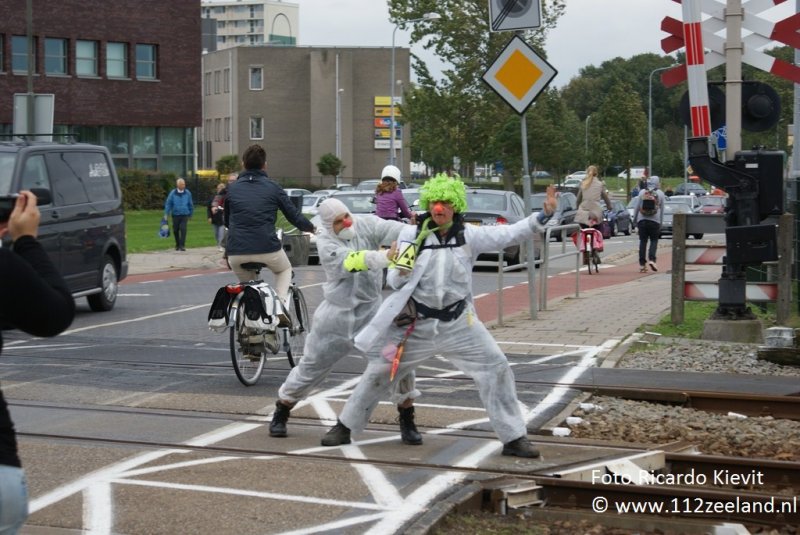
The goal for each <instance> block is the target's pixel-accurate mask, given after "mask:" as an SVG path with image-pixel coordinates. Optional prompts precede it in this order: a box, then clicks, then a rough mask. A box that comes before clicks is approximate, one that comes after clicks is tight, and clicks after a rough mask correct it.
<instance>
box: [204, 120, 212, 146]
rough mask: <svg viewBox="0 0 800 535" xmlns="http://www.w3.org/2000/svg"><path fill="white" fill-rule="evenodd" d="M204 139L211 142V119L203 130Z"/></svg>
mask: <svg viewBox="0 0 800 535" xmlns="http://www.w3.org/2000/svg"><path fill="white" fill-rule="evenodd" d="M203 139H204V140H206V141H211V119H206V127H205V128H204V129H203Z"/></svg>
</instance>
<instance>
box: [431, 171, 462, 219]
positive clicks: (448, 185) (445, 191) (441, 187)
mask: <svg viewBox="0 0 800 535" xmlns="http://www.w3.org/2000/svg"><path fill="white" fill-rule="evenodd" d="M434 201H445V202H449V203H451V204H452V205H453V210H454V211H455V212H456V213H461V212H464V211H465V210H466V209H467V191H466V186H465V185H464V183H463V182H462V181H461V180H460V179H459V178H451V177H449V176H447V175H446V174H444V173H439V174H438V175H436V176H434V177H433V178H431V179H429V180H428V181H427V182H425V184H424V185H423V186H422V189H420V192H419V206H420V208H422V209H423V210H427V209H428V206H429V205H430V203H432V202H434Z"/></svg>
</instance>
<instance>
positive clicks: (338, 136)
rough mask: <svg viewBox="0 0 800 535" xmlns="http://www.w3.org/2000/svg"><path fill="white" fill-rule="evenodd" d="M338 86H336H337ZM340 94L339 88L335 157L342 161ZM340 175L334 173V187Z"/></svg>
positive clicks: (337, 91) (342, 90) (337, 183)
mask: <svg viewBox="0 0 800 535" xmlns="http://www.w3.org/2000/svg"><path fill="white" fill-rule="evenodd" d="M337 85H338V84H337ZM342 93H344V89H342V88H341V87H340V88H339V89H337V90H336V157H337V158H339V160H341V159H342ZM339 177H340V173H336V185H337V186H338V185H339Z"/></svg>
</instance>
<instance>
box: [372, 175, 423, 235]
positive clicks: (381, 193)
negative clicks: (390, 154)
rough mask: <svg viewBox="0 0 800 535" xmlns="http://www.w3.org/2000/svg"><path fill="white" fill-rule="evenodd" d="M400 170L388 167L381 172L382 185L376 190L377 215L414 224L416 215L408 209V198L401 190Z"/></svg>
mask: <svg viewBox="0 0 800 535" xmlns="http://www.w3.org/2000/svg"><path fill="white" fill-rule="evenodd" d="M399 182H400V169H398V168H397V167H395V166H394V165H387V166H386V167H384V168H383V171H381V183H380V184H378V186H377V187H376V188H375V215H376V216H378V217H380V218H381V219H391V220H394V221H398V220H399V219H400V218H401V217H402V218H405V219H407V220H409V221H410V222H411V223H412V224H414V222H415V221H414V213H413V212H412V211H411V210H409V209H408V203H407V202H406V198H405V197H403V193H402V192H401V191H400V188H399Z"/></svg>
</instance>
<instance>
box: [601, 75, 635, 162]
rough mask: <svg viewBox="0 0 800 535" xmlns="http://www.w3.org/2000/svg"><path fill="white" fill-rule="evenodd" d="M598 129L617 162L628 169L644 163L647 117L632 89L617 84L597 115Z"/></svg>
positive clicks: (620, 83) (625, 85)
mask: <svg viewBox="0 0 800 535" xmlns="http://www.w3.org/2000/svg"><path fill="white" fill-rule="evenodd" d="M592 118H593V119H594V116H592ZM596 125H597V128H598V130H599V132H602V137H603V138H604V139H605V141H606V143H607V144H608V149H609V152H610V154H611V157H612V158H613V159H614V161H616V162H618V163H621V164H622V165H624V166H626V167H627V166H628V165H629V164H632V165H636V164H641V162H644V161H645V156H646V153H647V116H646V114H645V113H644V112H643V111H642V102H641V99H640V98H639V95H638V94H637V93H636V92H635V91H633V89H632V88H631V86H629V85H628V84H626V83H624V82H618V83H616V84H614V85H613V86H612V87H611V90H610V91H609V92H608V94H607V95H606V98H605V100H604V101H603V104H602V105H601V106H600V109H599V110H598V111H597V122H596ZM600 163H601V164H602V163H606V164H608V163H611V162H600Z"/></svg>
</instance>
